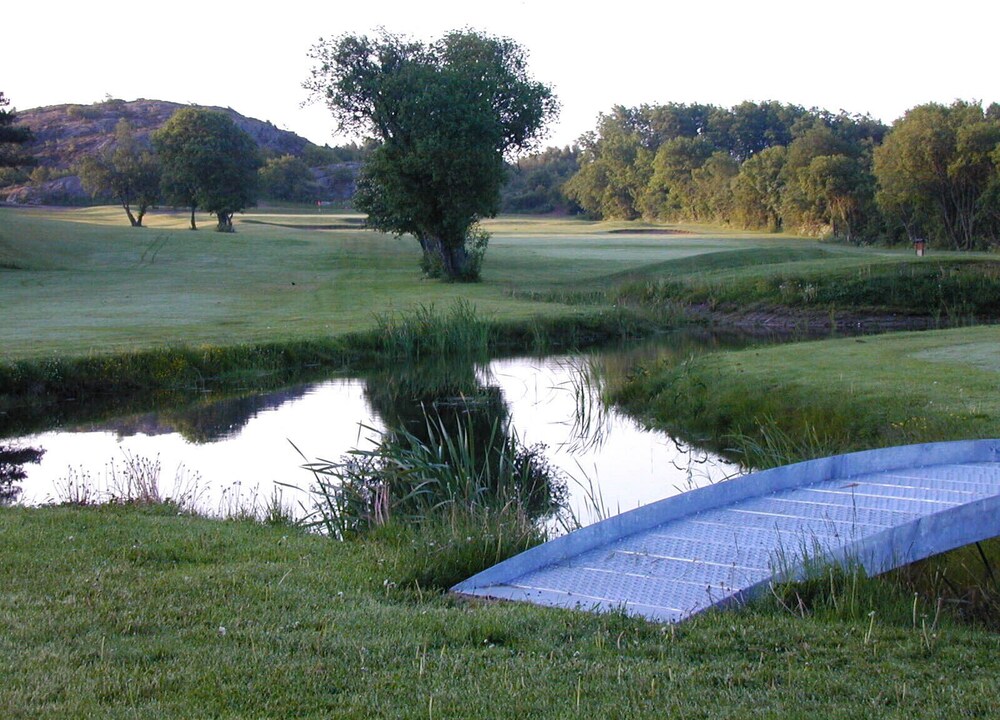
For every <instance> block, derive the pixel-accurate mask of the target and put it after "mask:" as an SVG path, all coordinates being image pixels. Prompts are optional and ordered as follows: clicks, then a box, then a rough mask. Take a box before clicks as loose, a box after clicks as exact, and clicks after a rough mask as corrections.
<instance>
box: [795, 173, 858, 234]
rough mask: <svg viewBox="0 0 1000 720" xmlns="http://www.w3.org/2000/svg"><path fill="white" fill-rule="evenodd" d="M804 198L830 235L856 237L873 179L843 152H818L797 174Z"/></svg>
mask: <svg viewBox="0 0 1000 720" xmlns="http://www.w3.org/2000/svg"><path fill="white" fill-rule="evenodd" d="M800 183H801V185H802V189H803V193H804V196H805V199H806V201H807V202H808V203H809V204H810V206H811V207H812V208H815V211H816V214H817V216H818V217H821V218H822V219H823V220H824V221H826V222H828V223H829V225H830V228H831V230H832V231H833V234H834V235H835V236H837V237H842V238H844V239H845V240H847V241H848V242H854V241H855V240H857V235H858V231H859V229H860V228H861V227H862V225H863V224H864V221H865V214H866V210H867V209H868V208H869V207H870V206H871V202H872V197H873V194H874V187H873V186H874V178H872V176H871V174H870V173H869V172H868V171H867V169H865V168H864V167H862V165H861V163H860V162H859V161H858V160H857V159H855V158H851V157H847V156H846V155H820V156H818V157H815V158H813V159H812V160H811V161H810V163H809V165H808V166H807V167H806V168H805V169H804V170H803V172H802V173H801V174H800Z"/></svg>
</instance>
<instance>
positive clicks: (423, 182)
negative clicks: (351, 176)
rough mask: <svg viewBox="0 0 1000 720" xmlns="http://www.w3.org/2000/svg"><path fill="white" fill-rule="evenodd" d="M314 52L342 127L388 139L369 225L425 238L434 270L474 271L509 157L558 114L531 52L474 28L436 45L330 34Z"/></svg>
mask: <svg viewBox="0 0 1000 720" xmlns="http://www.w3.org/2000/svg"><path fill="white" fill-rule="evenodd" d="M310 57H311V58H312V59H313V60H314V61H315V62H316V65H315V66H314V68H313V71H312V75H311V77H310V79H309V80H307V81H306V83H305V87H306V88H307V89H309V90H311V91H312V93H313V96H314V97H321V98H322V99H323V100H324V101H325V102H326V104H327V106H328V107H329V108H330V110H331V112H332V113H333V115H334V117H335V118H336V119H337V121H338V122H339V124H340V128H341V130H343V131H346V132H350V133H355V134H363V135H367V136H371V137H374V138H375V139H376V140H378V141H379V142H380V144H379V145H378V146H377V147H376V148H375V149H374V151H373V152H372V153H371V155H370V156H369V157H368V159H367V160H366V162H365V164H364V166H363V168H362V172H361V176H360V178H359V182H358V191H357V194H356V195H355V199H354V202H355V206H356V207H357V208H358V209H360V210H362V211H364V212H366V213H367V214H368V223H369V225H370V226H371V227H373V228H375V229H377V230H381V231H384V232H391V233H394V234H396V235H403V234H407V233H408V234H411V235H413V236H415V237H416V238H417V240H418V241H419V242H420V246H421V248H422V249H423V253H424V267H425V270H427V271H428V272H430V273H431V274H441V275H444V276H445V277H447V278H449V279H455V280H457V279H472V278H474V277H475V276H476V275H477V274H478V263H479V260H480V259H481V251H482V249H483V243H484V242H485V240H484V239H483V235H482V234H481V233H477V232H476V230H475V225H476V223H477V222H478V221H479V220H480V219H481V218H485V217H492V216H494V215H495V214H496V213H497V211H498V210H499V207H500V189H501V187H502V185H503V181H504V177H505V168H504V159H505V157H510V156H511V155H513V154H514V153H516V152H518V151H523V150H527V149H530V148H532V147H534V144H535V141H536V140H537V139H538V138H539V137H540V136H541V134H542V132H543V130H544V128H545V125H546V123H547V122H548V121H549V120H550V119H551V118H552V117H554V115H555V113H556V111H557V103H556V100H555V98H554V96H553V94H552V91H551V90H550V89H549V88H548V87H547V86H546V85H544V84H542V83H539V82H535V81H533V80H532V79H531V78H530V77H529V75H528V70H527V62H526V58H525V54H524V51H523V49H522V48H521V47H520V46H519V45H517V44H516V43H515V42H514V41H512V40H509V39H507V38H495V37H490V36H488V35H483V34H480V33H476V32H473V31H468V30H466V31H457V32H452V33H449V34H447V35H445V36H444V37H443V38H442V39H440V40H438V41H437V42H434V43H431V44H429V45H425V44H424V43H421V42H414V41H410V40H407V39H405V38H402V37H399V36H396V35H392V34H390V33H387V32H383V33H382V34H381V35H380V36H379V37H377V38H370V37H367V36H358V35H350V34H348V35H342V36H340V37H338V38H336V39H334V40H330V41H323V40H320V42H319V43H318V44H317V45H316V46H315V47H314V48H313V49H312V52H311V54H310ZM470 245H472V246H473V247H472V248H471V249H470ZM476 246H478V248H477V247H476ZM477 250H478V251H477Z"/></svg>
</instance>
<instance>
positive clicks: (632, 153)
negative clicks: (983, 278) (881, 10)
mask: <svg viewBox="0 0 1000 720" xmlns="http://www.w3.org/2000/svg"><path fill="white" fill-rule="evenodd" d="M574 156H575V157H576V160H577V163H578V168H577V169H576V170H575V171H574V172H573V173H572V175H570V176H569V177H568V180H567V181H566V182H565V183H564V184H561V185H557V183H561V182H562V178H563V177H565V176H566V172H567V167H568V166H569V163H570V162H571V159H572V158H573V157H574ZM512 176H513V179H512V186H515V184H516V187H519V188H520V190H518V191H517V192H512V191H511V188H508V191H507V193H506V196H505V204H504V208H505V209H506V210H510V211H518V210H521V211H524V210H530V209H533V208H534V205H533V203H534V201H535V199H541V198H545V202H544V203H538V204H539V205H545V206H549V207H553V208H554V207H560V206H562V207H569V208H571V209H572V208H573V207H574V206H575V207H576V208H578V209H579V210H580V211H582V212H584V213H586V214H588V215H589V216H591V217H594V218H608V219H626V220H630V219H636V218H640V217H641V218H646V219H650V220H661V221H673V222H677V221H692V222H705V223H717V224H725V225H731V226H735V227H741V228H747V229H762V230H771V231H779V230H786V231H790V232H796V233H804V234H810V235H833V236H837V237H840V238H843V239H845V240H848V241H851V242H871V241H885V240H889V241H896V242H898V241H905V240H910V241H912V240H915V239H917V238H924V239H927V240H928V241H929V242H930V243H931V244H935V245H938V246H942V247H952V248H957V249H976V248H986V247H990V246H993V245H995V244H997V242H998V241H1000V105H997V104H993V105H990V106H989V107H988V108H986V109H985V110H984V109H983V107H982V105H981V104H979V103H974V102H965V101H957V102H955V103H953V104H952V105H948V106H946V105H938V104H927V105H921V106H918V107H915V108H913V109H911V110H909V111H908V112H907V113H906V114H905V116H904V117H902V118H900V119H899V120H897V121H896V122H895V123H893V125H892V127H891V128H890V127H888V126H886V125H884V124H883V123H882V122H880V121H878V120H875V119H873V118H871V117H870V116H867V115H849V114H847V113H845V112H840V113H838V114H833V113H830V112H828V111H825V110H817V109H810V110H807V109H805V108H802V107H799V106H797V105H788V104H781V103H778V102H763V103H752V102H744V103H742V104H740V105H737V106H735V107H733V108H728V109H727V108H720V107H716V106H713V105H701V104H690V105H685V104H679V103H669V104H666V105H643V106H640V107H637V108H626V107H621V106H619V107H615V108H613V109H612V111H611V112H610V113H608V114H602V115H601V116H600V118H599V120H598V125H597V128H596V129H595V130H594V131H592V132H589V133H586V134H585V135H584V136H583V137H582V138H581V139H580V141H579V147H578V148H573V149H566V150H556V149H549V150H547V151H546V152H545V153H542V154H540V155H537V156H533V157H531V158H526V159H522V160H521V161H520V167H519V168H517V169H515V170H514V172H513V173H512Z"/></svg>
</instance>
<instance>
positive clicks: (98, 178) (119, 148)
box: [78, 118, 160, 227]
mask: <svg viewBox="0 0 1000 720" xmlns="http://www.w3.org/2000/svg"><path fill="white" fill-rule="evenodd" d="M78 172H79V175H80V181H81V182H82V183H83V187H84V188H85V189H86V190H87V191H88V192H90V193H91V194H92V195H94V196H103V197H112V198H114V199H115V200H117V201H118V202H119V203H121V206H122V209H123V210H125V215H127V216H128V220H129V223H131V224H132V227H142V218H143V217H144V216H145V214H146V211H147V210H148V209H149V208H150V207H151V206H152V205H154V204H155V203H156V200H157V198H158V197H159V195H160V163H159V161H158V159H157V158H156V156H155V155H154V154H153V153H152V152H151V150H150V148H148V147H145V146H144V145H143V144H142V143H141V142H139V140H138V139H137V138H136V137H135V128H134V127H133V126H132V123H130V122H129V121H128V120H126V119H125V118H122V119H121V120H119V121H118V125H116V126H115V141H114V145H112V146H111V147H109V148H106V149H104V150H103V151H100V152H97V153H94V154H93V155H89V156H87V157H85V158H84V159H83V160H82V161H81V162H80V166H79V168H78ZM133 207H134V208H135V213H133V212H132V209H133Z"/></svg>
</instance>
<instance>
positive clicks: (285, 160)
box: [259, 155, 317, 202]
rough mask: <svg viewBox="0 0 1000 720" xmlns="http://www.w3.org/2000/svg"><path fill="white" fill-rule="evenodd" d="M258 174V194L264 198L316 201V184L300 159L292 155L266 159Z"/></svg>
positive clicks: (306, 166) (307, 167)
mask: <svg viewBox="0 0 1000 720" xmlns="http://www.w3.org/2000/svg"><path fill="white" fill-rule="evenodd" d="M259 174H260V193H261V195H262V196H264V197H266V198H272V199H274V200H286V201H288V202H310V201H313V200H315V199H316V193H317V191H316V182H315V180H314V179H313V175H312V173H311V172H309V166H308V165H306V163H305V161H303V160H302V159H301V158H297V157H295V156H294V155H282V156H281V157H278V158H268V160H267V162H266V163H265V164H264V167H262V168H261V169H260V171H259Z"/></svg>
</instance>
